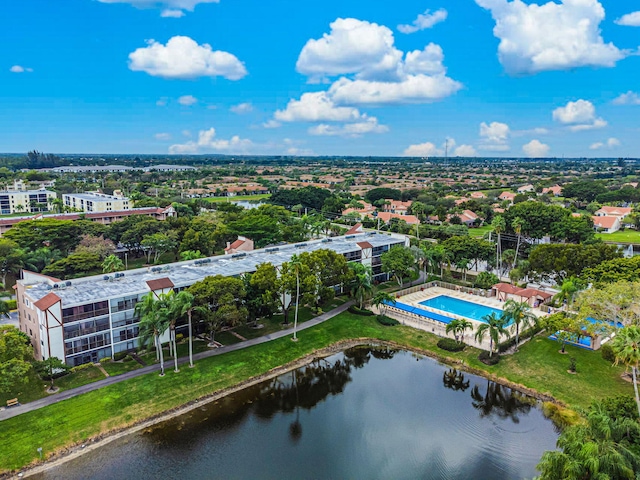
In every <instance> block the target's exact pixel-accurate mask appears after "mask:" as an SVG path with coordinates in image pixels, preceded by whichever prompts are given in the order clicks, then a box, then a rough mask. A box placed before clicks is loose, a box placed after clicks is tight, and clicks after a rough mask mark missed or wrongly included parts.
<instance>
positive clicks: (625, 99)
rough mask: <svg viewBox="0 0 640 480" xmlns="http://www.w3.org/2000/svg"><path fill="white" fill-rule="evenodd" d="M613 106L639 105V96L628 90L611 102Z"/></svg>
mask: <svg viewBox="0 0 640 480" xmlns="http://www.w3.org/2000/svg"><path fill="white" fill-rule="evenodd" d="M613 104H614V105H640V95H638V94H637V93H636V92H632V91H631V90H629V91H628V92H627V93H623V94H621V95H620V96H618V97H616V98H615V99H614V100H613Z"/></svg>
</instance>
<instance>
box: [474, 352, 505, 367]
mask: <svg viewBox="0 0 640 480" xmlns="http://www.w3.org/2000/svg"><path fill="white" fill-rule="evenodd" d="M478 360H480V361H481V362H482V363H484V364H485V365H489V366H491V365H497V364H498V363H499V362H500V354H498V353H494V354H493V355H491V356H489V352H486V351H484V350H483V351H482V352H481V353H480V355H478Z"/></svg>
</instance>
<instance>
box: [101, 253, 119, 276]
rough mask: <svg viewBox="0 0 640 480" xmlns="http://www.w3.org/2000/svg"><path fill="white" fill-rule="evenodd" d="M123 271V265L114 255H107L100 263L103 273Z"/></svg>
mask: <svg viewBox="0 0 640 480" xmlns="http://www.w3.org/2000/svg"><path fill="white" fill-rule="evenodd" d="M123 269H124V263H122V260H120V258H119V257H117V256H116V255H113V254H112V255H108V256H107V257H106V258H105V259H104V261H103V262H102V272H103V273H113V272H117V271H118V270H123Z"/></svg>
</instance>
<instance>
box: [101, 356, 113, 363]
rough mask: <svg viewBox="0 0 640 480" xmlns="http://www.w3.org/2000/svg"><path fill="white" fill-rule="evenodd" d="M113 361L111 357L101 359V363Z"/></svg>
mask: <svg viewBox="0 0 640 480" xmlns="http://www.w3.org/2000/svg"><path fill="white" fill-rule="evenodd" d="M110 361H111V357H104V358H101V359H100V363H107V362H110Z"/></svg>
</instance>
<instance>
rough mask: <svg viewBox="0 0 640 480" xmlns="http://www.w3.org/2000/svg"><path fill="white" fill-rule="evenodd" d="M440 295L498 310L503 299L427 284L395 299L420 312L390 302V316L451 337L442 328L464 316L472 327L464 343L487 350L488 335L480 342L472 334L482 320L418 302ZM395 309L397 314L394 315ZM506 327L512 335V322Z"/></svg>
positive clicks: (535, 311)
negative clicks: (428, 286) (423, 287)
mask: <svg viewBox="0 0 640 480" xmlns="http://www.w3.org/2000/svg"><path fill="white" fill-rule="evenodd" d="M441 295H446V296H447V297H452V298H457V299H459V300H464V301H467V302H471V303H475V304H478V305H484V306H486V307H491V308H496V309H498V310H503V307H504V302H501V301H499V300H498V299H496V298H494V297H482V296H478V295H472V294H469V293H464V292H461V291H457V290H450V289H447V288H443V287H430V288H425V289H424V290H421V291H418V292H415V293H410V294H408V295H404V296H402V297H399V298H397V299H396V300H397V302H398V303H401V304H403V305H406V306H408V307H410V308H411V309H414V308H415V309H417V310H421V311H422V312H418V313H413V312H407V311H401V310H402V309H399V308H393V305H390V306H389V307H388V309H389V313H392V315H390V316H393V317H394V318H395V317H400V318H396V319H398V320H401V321H402V323H403V324H405V325H409V326H411V327H414V328H417V329H419V330H425V331H428V332H432V333H435V334H436V335H438V336H441V337H449V338H454V336H453V334H448V335H447V334H446V331H445V330H446V326H447V323H448V320H454V319H457V320H467V321H469V322H471V323H472V324H473V326H474V329H473V332H472V331H468V332H466V335H465V338H464V340H465V343H467V344H468V345H472V346H474V347H476V348H480V349H483V350H489V339H488V335H485V340H484V341H483V342H482V343H478V342H477V341H476V340H475V338H474V335H475V330H476V329H477V328H478V326H479V325H481V324H482V323H483V322H480V321H478V320H474V319H472V318H469V317H465V316H461V315H456V314H454V313H450V312H447V311H444V310H439V309H436V308H432V307H428V306H426V305H422V304H421V302H424V301H425V300H429V299H430V298H435V297H439V296H441ZM531 312H532V313H533V314H534V315H536V316H537V317H544V316H546V314H545V313H543V312H541V311H540V310H537V309H534V308H532V309H531ZM394 313H395V314H396V315H393V314H394ZM443 317H444V318H443ZM509 330H510V333H511V335H515V327H514V326H513V325H512V326H511V327H509Z"/></svg>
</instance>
